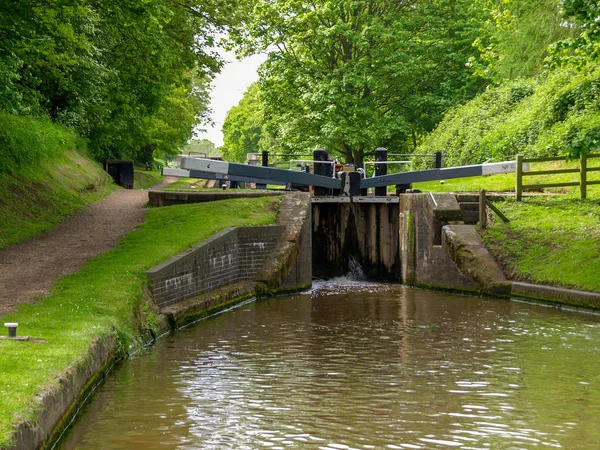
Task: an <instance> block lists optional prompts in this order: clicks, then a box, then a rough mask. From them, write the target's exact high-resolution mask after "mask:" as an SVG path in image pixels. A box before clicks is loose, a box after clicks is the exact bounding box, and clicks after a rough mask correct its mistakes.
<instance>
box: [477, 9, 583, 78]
mask: <svg viewBox="0 0 600 450" xmlns="http://www.w3.org/2000/svg"><path fill="white" fill-rule="evenodd" d="M477 1H478V2H479V3H480V4H481V7H482V8H484V9H485V10H487V12H488V19H487V20H486V21H485V23H484V25H483V27H482V29H481V32H480V35H479V36H478V37H477V39H476V40H475V45H476V46H477V48H478V49H479V50H480V52H481V58H480V59H479V60H477V59H475V58H473V59H472V61H471V62H470V64H472V65H474V66H475V67H476V68H477V69H478V70H479V71H480V73H481V74H482V76H484V77H486V78H489V79H491V80H493V81H495V82H503V81H509V80H514V79H516V78H520V77H531V76H535V75H538V74H539V73H540V72H541V71H542V69H543V67H544V63H545V60H546V58H547V57H548V55H549V51H548V50H549V47H550V45H551V44H552V43H554V42H556V41H559V40H562V39H567V38H573V37H575V36H576V35H577V34H578V33H579V31H580V28H579V27H578V26H575V25H574V24H573V23H572V22H568V21H566V20H565V17H564V11H563V8H562V3H563V2H562V1H561V0H518V1H517V0H477Z"/></svg>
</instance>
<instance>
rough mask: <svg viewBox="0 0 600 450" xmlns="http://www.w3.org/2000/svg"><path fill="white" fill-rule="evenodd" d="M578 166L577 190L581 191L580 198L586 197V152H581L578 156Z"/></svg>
mask: <svg viewBox="0 0 600 450" xmlns="http://www.w3.org/2000/svg"><path fill="white" fill-rule="evenodd" d="M579 164H580V168H579V176H580V180H579V190H580V192H581V198H582V199H585V198H586V197H587V154H586V153H582V154H581V156H580V161H579Z"/></svg>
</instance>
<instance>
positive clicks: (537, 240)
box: [484, 196, 600, 292]
mask: <svg viewBox="0 0 600 450" xmlns="http://www.w3.org/2000/svg"><path fill="white" fill-rule="evenodd" d="M499 207H500V209H501V210H502V212H503V213H504V214H505V215H506V216H507V217H508V218H509V219H510V220H511V222H510V223H508V224H504V223H502V222H501V221H500V220H497V219H496V220H495V221H494V222H493V223H492V224H491V225H490V227H489V228H488V229H487V230H486V231H485V233H484V240H485V244H486V246H487V247H488V249H490V251H491V252H492V254H493V255H494V256H495V257H496V259H497V260H499V261H500V262H501V263H502V264H503V265H504V267H505V270H506V272H507V274H508V275H509V276H510V277H511V278H512V279H515V280H521V281H530V282H533V283H539V284H548V285H555V286H565V287H573V288H576V289H583V290H589V291H597V292H600V277H598V273H600V201H598V200H595V201H591V200H579V199H575V198H572V197H569V196H557V197H552V198H543V197H540V198H529V199H527V200H525V201H524V202H518V203H517V202H515V201H513V200H509V201H506V202H503V203H502V204H500V205H499Z"/></svg>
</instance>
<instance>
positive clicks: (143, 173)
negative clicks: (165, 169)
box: [133, 166, 165, 189]
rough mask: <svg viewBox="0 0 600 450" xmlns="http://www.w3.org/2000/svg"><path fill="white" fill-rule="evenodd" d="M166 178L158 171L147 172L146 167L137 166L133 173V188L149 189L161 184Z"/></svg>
mask: <svg viewBox="0 0 600 450" xmlns="http://www.w3.org/2000/svg"><path fill="white" fill-rule="evenodd" d="M164 178H165V177H163V176H162V173H161V171H160V170H158V169H152V170H146V168H145V167H144V166H135V167H134V171H133V188H134V189H148V188H150V187H152V186H154V185H155V184H158V183H160V182H161V181H162V180H164Z"/></svg>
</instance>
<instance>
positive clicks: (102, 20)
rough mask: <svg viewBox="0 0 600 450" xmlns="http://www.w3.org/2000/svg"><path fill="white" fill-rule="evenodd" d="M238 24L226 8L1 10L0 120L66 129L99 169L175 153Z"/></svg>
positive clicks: (199, 112) (160, 2) (212, 3)
mask: <svg viewBox="0 0 600 450" xmlns="http://www.w3.org/2000/svg"><path fill="white" fill-rule="evenodd" d="M240 20H241V19H240V16H239V14H238V12H237V11H236V3H234V2H233V1H230V0H225V1H224V0H207V1H202V2H200V1H199V0H102V1H100V0H74V1H70V2H58V1H57V2H39V1H36V0H21V1H16V0H8V1H5V2H0V79H2V83H1V85H0V110H2V111H5V112H8V113H12V114H21V115H40V116H49V117H51V118H52V119H53V120H55V121H58V122H61V123H63V124H65V125H68V126H70V127H73V128H74V129H76V130H77V131H78V132H79V133H80V134H81V135H82V136H84V137H86V138H88V140H89V143H90V145H89V148H90V150H91V151H92V153H93V154H94V156H95V157H97V158H98V159H104V158H107V157H139V158H142V159H148V157H149V156H148V153H152V152H155V151H156V152H159V153H161V154H172V153H175V152H176V151H177V147H179V146H181V145H184V144H185V143H186V142H187V140H188V139H189V137H190V136H191V132H192V129H193V126H194V125H195V124H197V123H202V122H203V121H205V120H206V119H207V111H208V92H209V89H208V87H209V82H210V79H211V77H212V76H213V75H214V74H215V73H216V72H217V71H218V70H219V69H220V66H221V63H220V60H219V58H218V57H217V56H216V55H215V54H213V52H212V51H211V47H212V46H213V45H214V44H215V38H214V36H215V35H217V34H218V33H219V32H222V31H223V30H225V29H226V27H228V26H230V25H231V24H233V23H236V22H238V21H240Z"/></svg>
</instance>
